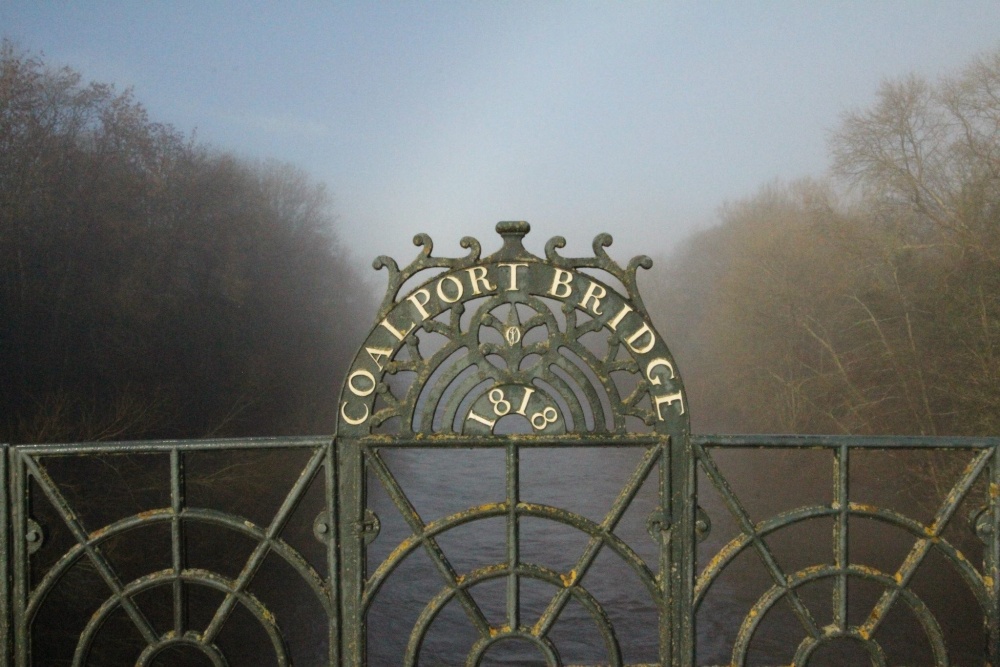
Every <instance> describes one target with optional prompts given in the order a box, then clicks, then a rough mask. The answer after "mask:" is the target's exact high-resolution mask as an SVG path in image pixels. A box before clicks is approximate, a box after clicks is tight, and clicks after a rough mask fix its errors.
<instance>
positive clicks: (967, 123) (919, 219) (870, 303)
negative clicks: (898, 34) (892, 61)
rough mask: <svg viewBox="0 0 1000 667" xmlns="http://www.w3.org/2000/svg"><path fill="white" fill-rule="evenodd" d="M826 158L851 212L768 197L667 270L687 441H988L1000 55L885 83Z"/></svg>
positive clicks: (998, 342) (830, 188)
mask: <svg viewBox="0 0 1000 667" xmlns="http://www.w3.org/2000/svg"><path fill="white" fill-rule="evenodd" d="M830 145H831V154H832V161H833V171H834V176H835V177H836V178H839V179H840V181H841V182H843V183H845V184H847V185H849V186H851V190H850V191H849V192H848V193H847V194H843V195H838V194H837V193H836V191H835V190H834V183H833V182H827V183H822V182H821V183H817V182H801V183H796V184H793V185H780V184H774V185H770V186H768V187H766V188H764V189H762V190H761V191H760V192H759V193H758V194H757V195H755V196H753V197H751V198H749V199H747V200H745V201H741V202H737V203H734V204H731V205H729V206H727V207H725V208H724V209H723V210H722V215H721V217H722V222H721V224H720V225H719V226H718V227H717V228H714V229H711V230H708V231H706V232H703V233H702V234H701V235H699V236H697V237H696V238H695V239H693V240H692V241H691V242H690V243H689V244H688V245H687V246H686V247H685V248H683V249H682V250H681V251H680V252H679V253H678V254H677V257H676V258H674V259H672V260H671V261H670V262H668V263H669V264H670V265H671V273H670V276H669V279H668V282H669V284H668V285H667V289H666V290H664V291H663V294H662V296H661V303H659V304H654V305H653V309H652V310H653V311H654V312H655V311H657V310H660V311H662V312H663V313H664V319H665V320H667V321H666V322H664V323H663V329H664V330H665V331H666V332H667V333H668V340H671V341H674V340H675V339H676V342H675V345H674V346H673V347H674V353H675V355H676V356H677V357H678V359H679V362H680V364H681V366H682V370H683V371H684V375H685V378H686V379H687V380H688V389H689V391H690V393H691V396H690V399H689V401H690V404H691V409H692V415H693V417H694V418H695V419H696V420H697V419H699V417H700V418H701V420H700V421H699V422H697V423H696V426H695V427H696V428H697V429H698V430H717V429H718V430H729V429H734V428H738V429H741V430H742V429H746V428H748V427H749V428H751V429H752V430H755V431H758V432H769V431H770V432H774V431H778V432H801V433H806V432H814V433H815V432H834V433H862V434H873V433H896V434H926V435H944V434H954V435H976V434H996V433H997V432H998V431H1000V52H997V53H994V54H990V55H987V56H985V57H982V58H979V59H977V60H976V61H974V62H973V63H972V64H971V65H970V66H969V67H968V68H966V69H965V70H964V71H962V72H960V73H958V74H956V75H954V76H952V77H949V78H946V79H944V80H942V81H940V82H938V83H933V84H932V83H930V82H928V81H926V80H923V79H921V78H918V77H909V78H906V79H903V80H901V81H890V82H886V83H884V84H883V85H882V87H881V88H880V90H879V91H878V95H877V98H876V100H875V102H874V104H873V105H872V106H871V108H869V109H864V110H861V111H855V112H852V113H848V114H846V115H845V116H844V117H843V119H842V122H841V124H840V126H839V127H838V128H837V129H836V131H835V132H834V133H833V134H832V136H831V142H830ZM851 193H853V196H848V194H851ZM692 294H694V295H697V296H696V297H695V298H692V297H691V296H690V295H692ZM696 304H701V305H700V306H698V305H696ZM675 330H677V332H678V334H675V333H674V331H675ZM681 330H687V331H688V332H689V333H687V334H683V335H681V334H679V332H680V331H681Z"/></svg>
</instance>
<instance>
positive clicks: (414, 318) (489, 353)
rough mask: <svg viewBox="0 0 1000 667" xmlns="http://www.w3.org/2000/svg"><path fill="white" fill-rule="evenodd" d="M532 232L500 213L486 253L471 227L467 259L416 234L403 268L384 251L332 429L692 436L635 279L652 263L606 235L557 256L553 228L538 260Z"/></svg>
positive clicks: (677, 382) (673, 369)
mask: <svg viewBox="0 0 1000 667" xmlns="http://www.w3.org/2000/svg"><path fill="white" fill-rule="evenodd" d="M528 230H529V227H528V224H527V223H525V222H501V223H499V224H498V225H497V232H498V233H499V234H500V235H501V236H502V237H503V239H504V244H503V246H502V247H501V249H500V250H499V251H497V252H496V253H494V254H492V255H490V256H488V257H485V258H481V257H480V245H479V242H478V241H476V240H475V239H471V238H468V237H466V238H464V239H462V245H463V247H466V248H470V249H471V251H470V253H469V254H468V255H467V256H465V257H460V258H455V259H442V258H437V257H432V255H431V250H432V245H431V241H430V239H429V238H428V237H427V236H425V235H419V236H417V237H416V238H415V239H414V243H415V244H416V245H418V246H423V249H424V250H423V252H422V253H421V255H420V256H418V258H417V259H416V260H415V261H414V262H413V263H411V264H410V265H409V266H407V267H406V268H405V269H403V270H400V269H399V268H398V266H397V265H396V263H395V262H394V261H393V260H392V259H389V258H385V257H380V258H379V259H378V260H376V262H375V267H376V268H383V267H385V268H388V269H389V273H390V275H389V287H388V290H387V293H386V297H385V299H384V301H383V303H382V306H381V308H380V309H379V313H378V320H377V322H376V324H375V326H374V327H373V329H372V331H371V333H370V334H369V335H368V338H367V339H366V340H365V342H364V344H363V345H362V346H361V349H360V350H359V352H358V354H357V355H356V356H355V358H354V361H353V363H352V364H351V367H350V370H349V372H348V375H347V379H346V382H345V384H344V388H343V390H342V393H341V398H340V403H339V406H338V412H339V419H340V423H339V428H338V435H340V436H348V437H350V436H354V437H358V436H365V435H370V434H376V433H384V434H386V435H390V436H400V437H420V436H429V435H432V434H441V435H447V434H450V435H474V436H488V435H491V434H493V435H498V434H501V433H505V432H506V433H509V432H511V430H510V429H513V432H517V433H519V434H522V435H531V434H533V435H539V436H546V437H551V436H561V435H566V434H577V435H583V434H591V435H603V434H624V433H627V432H629V431H630V430H634V429H633V428H632V427H631V426H630V422H631V423H633V424H638V425H642V426H643V427H644V428H645V429H646V430H653V431H655V432H661V433H674V434H677V433H680V432H687V424H688V417H687V404H686V400H685V395H684V388H683V385H682V383H681V378H680V375H679V373H678V370H677V366H676V364H675V362H674V359H673V357H672V356H671V354H670V351H669V350H668V349H667V346H666V345H665V344H664V342H663V339H662V338H661V337H660V335H659V334H658V333H657V332H656V330H655V329H654V327H653V325H652V323H651V322H650V319H649V316H648V314H647V313H646V310H645V307H644V306H643V304H642V300H641V298H640V297H639V293H638V289H637V287H636V275H635V274H636V271H637V270H638V268H639V267H640V266H642V267H644V268H648V267H649V266H651V261H650V260H649V259H648V258H646V257H637V258H635V259H633V260H632V262H630V263H629V265H628V266H627V267H626V268H622V267H621V266H619V265H618V264H617V263H615V262H614V261H613V260H611V259H610V258H609V257H608V255H607V253H606V252H605V250H604V248H605V247H607V246H608V245H610V244H611V237H610V236H608V235H606V234H602V235H600V236H598V237H597V238H596V239H595V240H594V257H589V258H566V257H562V256H560V255H559V254H558V253H557V250H558V249H559V248H561V247H563V246H564V245H565V241H564V240H563V239H562V238H559V237H556V238H554V239H552V240H551V241H549V243H548V244H547V246H546V249H545V254H546V257H545V258H541V257H538V256H536V255H533V254H531V253H530V252H528V251H527V250H525V248H524V246H523V244H522V239H523V237H524V236H525V234H527V233H528ZM423 272H427V274H428V275H429V277H428V278H427V279H425V280H424V281H423V282H417V284H416V286H415V287H413V288H412V289H410V290H409V291H408V292H407V293H405V294H403V295H400V292H401V290H402V287H403V286H404V284H411V283H414V282H416V280H417V279H419V277H420V274H421V273H423ZM411 279H412V280H411ZM616 284H617V285H621V288H616V287H614V286H613V285H616ZM632 420H636V421H635V422H632ZM505 424H506V426H504V425H505ZM505 429H507V430H505Z"/></svg>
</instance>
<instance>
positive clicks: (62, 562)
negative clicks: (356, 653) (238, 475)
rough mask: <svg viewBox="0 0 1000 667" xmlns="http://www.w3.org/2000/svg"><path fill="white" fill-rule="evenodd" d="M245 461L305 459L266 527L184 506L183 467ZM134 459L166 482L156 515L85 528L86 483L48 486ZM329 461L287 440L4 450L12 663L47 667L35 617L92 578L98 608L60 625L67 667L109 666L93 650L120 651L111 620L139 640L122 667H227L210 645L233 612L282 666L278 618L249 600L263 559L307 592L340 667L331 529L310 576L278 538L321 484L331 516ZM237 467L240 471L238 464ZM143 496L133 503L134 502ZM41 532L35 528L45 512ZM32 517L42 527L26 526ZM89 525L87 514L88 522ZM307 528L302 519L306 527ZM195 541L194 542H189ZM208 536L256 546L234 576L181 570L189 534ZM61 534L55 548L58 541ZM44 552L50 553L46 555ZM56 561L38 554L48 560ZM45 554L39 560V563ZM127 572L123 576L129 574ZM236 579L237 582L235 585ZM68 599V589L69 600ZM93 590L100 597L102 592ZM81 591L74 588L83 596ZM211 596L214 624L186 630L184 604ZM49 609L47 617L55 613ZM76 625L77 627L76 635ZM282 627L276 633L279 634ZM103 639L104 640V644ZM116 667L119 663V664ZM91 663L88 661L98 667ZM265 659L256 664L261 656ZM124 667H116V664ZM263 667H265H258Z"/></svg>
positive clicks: (308, 444)
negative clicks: (78, 470) (171, 661)
mask: <svg viewBox="0 0 1000 667" xmlns="http://www.w3.org/2000/svg"><path fill="white" fill-rule="evenodd" d="M250 451H255V452H258V453H259V452H276V453H277V454H278V455H279V456H280V455H283V454H285V453H287V454H292V453H294V452H299V453H301V455H302V456H301V457H300V458H302V459H303V460H304V461H305V465H304V466H303V467H302V468H301V470H300V471H299V473H298V475H296V476H295V477H296V478H295V479H294V482H292V483H291V485H290V486H289V488H285V489H278V490H276V491H275V497H276V498H279V499H280V503H279V504H278V506H277V508H276V509H275V510H274V511H273V513H271V515H270V517H269V520H268V521H267V522H266V523H258V522H255V521H254V520H252V519H251V518H250V517H248V516H246V515H244V514H240V513H238V512H232V511H224V510H220V509H218V508H214V507H210V506H192V504H190V503H189V502H188V495H187V492H186V485H187V482H188V480H189V477H190V475H189V474H188V472H187V471H186V462H187V461H189V460H190V459H191V457H197V456H198V455H199V454H204V453H211V454H218V453H220V452H225V453H228V454H232V455H234V456H236V457H239V456H241V455H243V456H245V455H246V453H248V452H250ZM136 457H140V458H141V461H142V463H143V465H144V466H146V465H153V466H155V467H157V468H158V469H159V470H161V471H162V472H163V477H164V478H163V479H160V480H155V481H154V483H155V484H158V486H159V487H160V488H162V489H163V491H164V493H163V494H161V497H163V498H164V500H165V501H166V502H164V503H163V504H161V505H142V504H141V502H140V506H142V507H143V508H144V509H142V511H139V512H136V513H131V514H127V515H125V516H121V517H120V518H117V519H116V520H114V521H112V522H110V523H107V524H102V525H91V524H90V523H89V522H88V516H84V515H82V514H81V504H80V502H78V500H79V498H80V497H81V493H83V494H90V495H93V496H100V494H101V493H102V491H105V490H106V489H102V488H101V486H96V487H94V488H88V486H87V484H88V480H87V479H86V478H85V477H80V476H74V477H73V478H72V481H71V482H67V478H66V476H65V474H61V475H60V477H61V478H60V479H56V476H55V475H54V474H53V471H54V470H61V471H65V470H67V469H68V468H69V467H70V466H72V464H73V463H79V462H80V461H81V460H82V459H84V458H90V459H97V460H99V461H101V463H102V465H104V466H107V467H109V468H117V469H118V470H117V471H116V474H118V473H120V472H121V470H122V469H125V468H128V467H129V466H128V464H129V462H130V460H135V458H136ZM332 459H333V451H332V441H331V440H330V439H329V438H283V439H273V440H272V439H254V440H239V441H234V440H219V441H192V442H177V441H168V442H134V443H113V444H105V443H91V444H80V445H27V446H18V447H12V448H10V452H9V465H10V471H9V472H10V474H9V479H10V486H9V488H10V489H11V508H12V514H11V521H12V524H13V530H12V534H13V536H14V537H13V539H12V547H13V568H12V575H13V590H12V592H11V596H10V598H9V599H10V603H11V607H12V618H13V628H14V632H13V635H14V637H15V641H14V650H13V654H12V655H11V656H10V657H11V659H12V664H14V665H18V666H22V665H25V666H26V665H31V664H43V663H44V662H45V661H42V662H37V661H36V660H35V659H34V658H33V652H37V651H38V650H39V646H40V645H39V644H38V639H37V638H36V637H35V636H34V635H35V632H36V627H37V622H38V619H39V618H40V617H43V616H48V617H50V618H51V616H52V615H58V614H60V613H61V612H60V610H59V608H58V607H59V605H60V602H61V601H63V600H65V599H67V596H69V597H70V598H72V597H73V596H74V595H79V594H80V593H79V592H75V590H76V589H74V586H78V585H79V580H80V576H81V575H83V574H92V575H95V577H96V578H97V579H99V580H100V581H101V582H102V583H103V590H104V593H102V594H101V595H102V596H103V601H100V604H98V605H96V606H95V607H93V608H91V609H90V611H91V614H90V616H89V617H88V618H85V619H80V620H77V619H72V620H71V619H68V618H67V619H66V620H65V623H66V625H67V626H69V627H73V628H76V630H75V631H74V632H73V635H74V638H73V639H72V644H70V640H69V639H68V638H66V637H63V638H61V639H60V640H59V641H60V642H64V643H66V644H67V646H69V648H70V649H72V651H71V653H69V652H68V653H67V658H66V659H67V664H73V665H88V664H107V661H108V660H109V659H110V658H108V657H106V656H107V654H106V653H105V654H104V655H105V657H103V658H95V657H93V655H92V654H93V653H94V652H95V650H96V649H95V646H97V645H98V644H102V642H101V641H98V639H99V638H102V639H103V644H104V645H105V646H104V647H105V648H107V645H109V644H110V645H112V646H111V648H113V649H117V648H119V647H116V646H114V645H115V644H121V643H123V641H122V640H120V639H119V638H117V637H116V636H110V637H108V636H105V635H107V634H108V633H109V632H110V630H109V629H108V628H109V627H110V626H109V624H110V623H112V622H113V621H114V619H115V617H116V616H117V617H118V618H119V620H121V619H127V623H128V624H129V625H130V626H131V627H130V628H129V629H130V630H131V631H133V633H134V634H135V635H137V636H138V639H137V640H135V641H132V642H131V643H132V645H133V646H134V652H135V655H133V656H132V657H130V658H128V660H129V662H130V663H131V662H134V664H135V665H137V666H142V667H145V666H147V665H150V666H151V665H154V664H161V663H162V656H163V655H164V654H168V653H170V652H171V651H176V650H186V651H189V652H191V655H193V656H198V657H199V658H200V659H201V660H207V661H208V662H209V663H210V664H212V665H216V666H222V665H227V664H231V663H229V662H228V661H227V659H226V657H225V655H224V651H223V649H222V648H220V645H219V643H218V637H219V633H220V631H221V629H222V628H223V626H225V625H226V623H227V622H228V621H229V619H230V617H231V616H232V615H233V614H234V612H236V611H237V610H239V613H240V614H242V615H244V616H247V615H248V616H249V618H252V619H253V621H255V622H256V623H257V624H258V630H259V631H260V632H261V633H262V634H263V635H264V636H266V638H267V639H266V643H267V644H268V645H269V647H270V651H272V652H273V655H272V656H271V658H272V659H273V662H274V664H278V665H290V664H292V661H291V657H290V647H289V643H288V641H287V634H286V633H285V632H283V630H282V628H280V627H279V625H278V623H277V620H276V616H275V613H274V612H273V611H272V610H270V609H269V608H268V606H267V604H265V603H264V602H263V601H262V600H261V599H260V598H259V597H258V596H257V595H256V594H255V592H254V591H253V586H254V585H255V583H254V581H255V578H256V577H257V576H258V574H259V572H260V570H261V568H262V566H263V564H264V562H265V560H266V559H276V560H277V561H280V562H282V563H283V564H284V566H285V567H287V568H288V569H289V570H290V571H291V572H293V573H294V576H295V577H297V578H299V580H300V581H301V583H302V587H303V588H304V589H306V590H308V591H310V593H311V595H312V596H313V601H314V602H315V604H316V606H317V608H319V609H322V610H324V611H325V618H324V619H317V622H319V623H321V624H323V625H325V626H326V628H327V630H326V632H325V633H324V634H325V635H326V643H327V645H328V651H327V657H328V659H329V664H337V663H338V661H339V659H340V657H339V653H338V650H339V642H338V640H337V635H336V632H337V623H336V605H337V600H336V587H335V585H333V583H332V581H331V578H330V576H329V573H330V572H334V571H336V562H335V561H334V560H332V556H333V554H334V553H335V544H334V540H333V538H332V532H333V531H332V530H327V531H325V533H326V534H325V535H324V537H323V541H324V543H325V545H326V547H327V548H326V550H325V553H327V554H329V557H330V558H331V560H329V561H327V562H325V563H323V564H322V567H321V568H320V570H317V569H316V568H315V567H314V566H313V565H312V564H311V563H310V562H309V561H308V560H307V559H306V558H305V557H304V556H303V555H302V553H300V552H299V551H298V550H297V549H296V548H295V547H293V546H292V545H291V544H290V543H289V541H288V540H287V539H286V536H287V535H288V525H289V521H290V518H291V517H292V516H293V514H294V513H295V512H296V510H297V508H298V507H299V505H300V504H301V503H302V501H303V498H304V496H305V494H306V491H307V489H308V488H309V487H311V486H313V485H316V484H318V485H319V488H320V489H321V490H322V495H323V498H324V500H323V505H324V507H322V508H321V509H322V511H323V513H325V514H326V515H327V516H333V515H334V514H335V493H334V485H333V465H332ZM237 465H238V464H237ZM142 492H143V490H142V488H141V487H137V488H136V493H142ZM43 505H44V514H45V516H46V517H48V519H49V520H48V521H43V520H41V514H39V512H42V511H43ZM35 516H37V517H38V518H39V520H36V519H35V518H34V517H35ZM90 516H93V513H90ZM311 520H312V517H310V521H311ZM192 531H197V532H196V533H192ZM206 531H208V532H210V533H214V534H215V535H216V536H217V537H218V538H219V541H220V542H227V541H232V540H240V541H242V542H243V543H246V544H248V545H252V548H250V549H249V553H247V554H245V555H244V558H243V559H242V561H241V564H240V565H239V567H236V564H235V563H233V564H231V565H232V567H233V568H234V569H233V571H232V572H228V573H227V572H221V571H218V570H211V569H206V568H205V567H199V566H197V565H193V564H191V563H188V562H187V558H188V555H187V554H188V550H187V549H186V545H187V542H188V540H189V536H190V535H191V534H198V535H202V536H203V535H205V534H206ZM59 533H61V534H62V536H63V539H62V540H61V541H60V540H58V539H56V536H57V535H58V534H59ZM157 533H158V534H159V535H160V536H161V537H162V538H163V540H162V541H163V542H166V544H164V545H163V546H164V547H165V551H161V552H160V553H157V552H156V551H151V550H150V549H149V548H148V546H146V545H145V544H144V540H148V539H149V536H150V535H154V534H157ZM48 542H51V543H52V544H47V543H48ZM123 545H128V546H130V547H131V548H132V549H133V550H134V551H135V553H141V554H143V558H149V559H150V560H151V562H149V563H144V562H142V561H141V560H139V562H134V560H135V559H131V560H130V559H128V558H125V559H124V560H123V559H122V558H121V556H120V552H121V549H122V547H123ZM46 549H48V550H52V549H54V550H55V551H54V552H53V553H51V554H45V550H46ZM43 555H44V558H42V556H43ZM126 572H127V573H126ZM234 573H235V574H234ZM67 588H69V590H67ZM98 588H101V587H98ZM80 590H82V589H80ZM200 591H211V592H213V594H214V596H215V604H214V605H213V606H212V609H213V611H212V613H211V614H209V615H208V616H204V617H202V618H198V619H194V618H191V617H189V616H188V613H187V612H188V608H189V601H188V598H189V596H191V595H195V594H197V593H199V592H200ZM154 595H159V596H160V599H162V600H163V601H164V602H165V605H162V606H164V607H166V608H167V613H165V614H161V616H162V617H154V616H151V615H150V610H151V606H150V600H151V599H152V597H153V596H154ZM53 607H54V608H53ZM74 623H75V625H74ZM287 629H288V628H285V629H284V630H286V631H287ZM102 633H103V634H102ZM115 655H116V658H115V660H124V659H125V658H124V657H123V656H122V655H119V654H118V653H115ZM95 660H96V662H95ZM262 660H263V657H262ZM118 664H121V663H118ZM262 664H263V663H262Z"/></svg>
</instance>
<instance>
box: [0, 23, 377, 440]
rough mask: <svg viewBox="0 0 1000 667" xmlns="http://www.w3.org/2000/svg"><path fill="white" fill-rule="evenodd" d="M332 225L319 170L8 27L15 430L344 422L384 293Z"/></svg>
mask: <svg viewBox="0 0 1000 667" xmlns="http://www.w3.org/2000/svg"><path fill="white" fill-rule="evenodd" d="M333 223H334V217H333V215H332V213H331V211H330V202H329V198H328V197H327V195H326V194H325V193H324V192H323V189H322V188H321V187H319V186H317V185H314V184H313V183H311V182H310V181H309V179H308V178H307V177H306V176H305V175H304V174H303V173H301V172H300V171H298V170H296V169H294V168H292V167H289V166H286V165H279V164H273V163H264V164H250V163H248V162H246V161H243V160H239V159H237V158H235V157H233V156H231V155H227V154H222V153H218V152H215V151H212V150H210V149H208V148H206V147H205V146H202V145H199V144H196V143H194V142H192V141H189V140H187V139H186V138H185V137H184V136H183V135H182V134H180V133H179V132H177V131H176V130H174V129H173V128H171V127H169V126H167V125H162V124H159V123H155V122H152V121H150V120H149V118H148V114H147V112H146V110H145V109H144V107H143V106H142V105H141V104H140V103H138V102H137V101H136V100H135V99H134V97H133V95H132V93H131V91H125V92H117V91H116V90H115V89H114V88H113V87H112V86H108V85H104V84H97V83H89V84H85V83H83V82H82V81H81V77H80V75H79V74H78V73H76V72H74V71H72V70H70V69H68V68H63V69H51V68H49V67H47V66H46V65H45V64H44V63H43V62H42V61H41V60H39V59H38V58H36V57H33V56H31V55H28V54H24V53H22V52H20V51H19V50H18V49H16V48H15V47H14V46H13V45H12V44H11V43H9V42H4V43H3V45H2V47H0V313H3V317H2V318H0V374H2V377H3V378H4V381H3V382H2V383H0V415H2V417H0V439H2V440H6V441H20V442H25V441H44V440H49V441H51V440H77V439H104V438H116V439H122V438H139V437H154V436H155V437H160V436H170V437H196V436H207V435H245V434H273V435H279V434H286V433H301V432H310V431H311V432H321V431H323V430H326V431H329V430H332V427H333V415H334V410H335V401H336V392H337V389H338V386H339V381H338V378H337V374H338V373H339V372H340V370H341V369H342V368H343V367H345V366H346V363H347V360H348V356H349V354H350V352H351V351H352V349H353V347H354V345H355V341H356V340H357V339H359V338H360V333H361V332H360V331H359V324H358V323H359V322H360V321H363V320H364V318H363V317H361V318H359V317H357V316H356V313H357V309H358V308H363V309H365V310H367V308H368V304H365V303H361V302H360V300H361V299H363V297H364V295H363V294H362V295H358V290H357V287H358V281H357V279H356V277H355V276H354V275H353V273H352V270H351V269H350V268H349V264H348V261H347V257H346V253H345V252H344V250H343V249H341V248H340V247H339V245H338V243H337V240H336V237H335V234H334V231H333ZM355 295H358V296H355Z"/></svg>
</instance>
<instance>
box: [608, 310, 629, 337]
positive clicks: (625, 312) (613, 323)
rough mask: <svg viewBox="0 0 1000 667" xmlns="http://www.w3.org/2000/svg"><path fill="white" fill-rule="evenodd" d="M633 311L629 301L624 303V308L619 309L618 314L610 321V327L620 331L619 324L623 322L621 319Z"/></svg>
mask: <svg viewBox="0 0 1000 667" xmlns="http://www.w3.org/2000/svg"><path fill="white" fill-rule="evenodd" d="M631 312H632V306H630V305H628V304H627V303H625V304H622V309H621V310H619V311H618V314H617V315H615V317H614V319H613V320H611V321H610V322H608V328H609V329H611V330H612V331H618V325H619V324H621V321H622V320H623V319H625V316H626V315H628V314H629V313H631Z"/></svg>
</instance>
